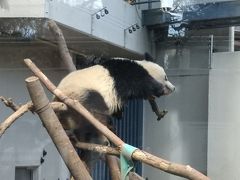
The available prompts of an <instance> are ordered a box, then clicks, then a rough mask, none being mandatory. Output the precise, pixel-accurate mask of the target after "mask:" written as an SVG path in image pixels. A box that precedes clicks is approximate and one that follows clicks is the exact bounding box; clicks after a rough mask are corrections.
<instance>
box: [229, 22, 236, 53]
mask: <svg viewBox="0 0 240 180" xmlns="http://www.w3.org/2000/svg"><path fill="white" fill-rule="evenodd" d="M234 41H235V28H234V26H232V27H229V44H228V47H229V52H234Z"/></svg>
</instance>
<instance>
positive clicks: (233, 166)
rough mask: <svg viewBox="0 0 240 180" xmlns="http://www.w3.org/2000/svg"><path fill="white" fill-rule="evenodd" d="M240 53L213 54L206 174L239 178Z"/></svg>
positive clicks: (222, 179)
mask: <svg viewBox="0 0 240 180" xmlns="http://www.w3.org/2000/svg"><path fill="white" fill-rule="evenodd" d="M239 57H240V53H239V52H234V53H215V54H213V60H212V62H213V63H212V69H211V70H210V74H209V116H208V118H209V126H208V175H209V176H210V178H211V179H218V180H225V179H239V177H240V172H239V166H240V163H239V158H240V153H239V148H240V143H239V141H238V137H239V136H240V134H239V128H240V119H239V117H240V111H239V107H240V96H239V91H240V85H239V82H240V61H239Z"/></svg>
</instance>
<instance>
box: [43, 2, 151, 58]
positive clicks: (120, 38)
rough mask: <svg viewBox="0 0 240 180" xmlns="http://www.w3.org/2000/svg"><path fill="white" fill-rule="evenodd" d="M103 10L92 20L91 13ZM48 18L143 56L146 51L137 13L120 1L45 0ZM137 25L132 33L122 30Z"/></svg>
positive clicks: (146, 41)
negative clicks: (104, 13) (106, 11)
mask: <svg viewBox="0 0 240 180" xmlns="http://www.w3.org/2000/svg"><path fill="white" fill-rule="evenodd" d="M103 7H106V8H107V10H108V11H109V14H108V15H105V16H104V17H101V18H100V19H96V17H95V13H96V12H98V11H99V10H100V9H102V8H103ZM47 11H48V13H47V16H46V17H48V18H51V19H54V20H56V21H58V22H60V23H62V24H64V25H67V26H69V27H72V28H75V29H77V30H79V31H81V32H83V33H86V34H89V35H92V36H94V37H97V38H99V39H102V40H104V41H107V42H110V43H113V44H116V45H118V46H120V47H124V48H126V49H129V50H132V51H135V52H138V53H141V54H143V53H144V52H145V51H149V39H148V35H147V30H146V28H145V27H142V26H141V11H140V10H139V9H138V8H137V7H135V6H131V5H129V4H128V3H127V2H125V1H123V0H112V1H111V3H109V2H108V1H106V0H87V1H65V0H58V1H56V0H54V1H49V4H48V7H47ZM136 23H138V24H139V26H140V27H141V28H140V29H138V30H136V31H135V32H133V33H131V34H130V33H128V31H125V29H127V28H128V27H130V26H131V25H133V24H136Z"/></svg>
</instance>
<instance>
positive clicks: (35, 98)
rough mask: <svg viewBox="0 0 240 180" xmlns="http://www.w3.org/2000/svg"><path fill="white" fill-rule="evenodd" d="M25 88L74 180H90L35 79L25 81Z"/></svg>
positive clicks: (37, 80)
mask: <svg viewBox="0 0 240 180" xmlns="http://www.w3.org/2000/svg"><path fill="white" fill-rule="evenodd" d="M26 84H27V88H28V91H29V94H30V97H31V99H32V102H33V105H34V108H35V112H37V114H38V115H39V117H40V119H41V120H42V122H43V124H44V126H45V128H46V130H47V131H48V134H49V136H50V137H51V138H52V141H53V142H54V144H55V145H56V147H57V149H58V152H59V153H60V155H61V156H62V158H63V160H64V162H65V164H66V166H67V167H68V169H69V171H70V172H71V174H72V176H73V177H74V179H75V180H91V179H92V178H91V176H90V174H89V173H88V171H87V169H86V168H85V166H84V164H83V162H82V161H81V160H80V158H79V156H78V154H77V152H76V151H75V149H74V147H73V145H72V144H71V142H70V140H69V138H68V136H67V135H66V133H65V131H64V129H63V127H62V125H61V123H60V122H59V120H58V118H57V116H56V114H55V113H54V111H53V109H52V108H51V107H50V105H49V100H48V98H47V96H46V94H45V93H44V90H43V87H42V86H41V84H40V81H39V79H38V78H37V77H34V76H33V77H30V78H27V79H26Z"/></svg>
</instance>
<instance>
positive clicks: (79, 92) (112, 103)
mask: <svg viewBox="0 0 240 180" xmlns="http://www.w3.org/2000/svg"><path fill="white" fill-rule="evenodd" d="M58 88H59V89H61V90H62V91H63V92H64V93H66V94H67V95H68V96H69V97H71V98H73V99H77V100H79V101H80V102H81V101H83V100H85V98H87V97H86V95H87V93H86V91H88V90H94V91H97V92H98V93H100V94H101V96H102V97H104V101H105V103H106V105H107V106H108V108H109V112H108V114H109V115H110V114H112V113H113V112H114V111H115V110H116V109H118V108H119V109H120V108H121V107H122V102H121V99H119V98H118V97H117V92H116V89H115V83H114V80H113V78H112V77H111V76H110V74H109V71H108V70H107V69H105V68H104V67H103V66H100V65H95V66H92V67H89V68H86V69H82V70H78V71H75V72H72V73H70V74H69V75H67V76H66V77H65V78H64V79H63V80H62V81H61V82H60V84H59V85H58Z"/></svg>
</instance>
